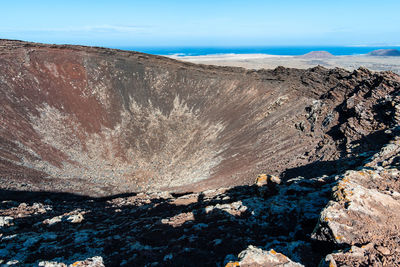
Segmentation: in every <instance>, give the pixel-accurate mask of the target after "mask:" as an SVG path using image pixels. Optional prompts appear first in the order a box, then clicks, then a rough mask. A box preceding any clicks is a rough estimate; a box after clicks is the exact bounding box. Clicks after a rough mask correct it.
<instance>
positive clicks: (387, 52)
mask: <svg viewBox="0 0 400 267" xmlns="http://www.w3.org/2000/svg"><path fill="white" fill-rule="evenodd" d="M367 55H368V56H375V57H399V56H400V51H399V50H397V49H378V50H374V51H372V52H369V53H368V54H367Z"/></svg>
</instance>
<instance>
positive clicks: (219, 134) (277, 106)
mask: <svg viewBox="0 0 400 267" xmlns="http://www.w3.org/2000/svg"><path fill="white" fill-rule="evenodd" d="M357 75H358V76H360V77H361V78H360V77H358V76H357ZM371 77H372V74H371V73H364V72H363V71H359V72H354V73H350V72H347V71H344V70H339V69H334V70H327V69H324V68H320V67H317V68H314V69H309V70H295V69H285V68H277V69H275V70H268V71H267V70H260V71H252V70H245V69H241V68H228V67H212V66H203V65H195V64H190V63H183V62H179V61H175V60H172V59H168V58H164V57H159V56H152V55H146V54H142V53H136V52H127V51H120V50H112V49H104V48H93V47H80V46H55V45H54V46H52V45H42V44H33V43H25V42H18V41H9V40H0V102H1V105H0V122H1V124H0V127H1V128H0V175H1V181H2V184H1V185H0V187H1V188H2V189H8V190H28V191H52V192H55V191H63V192H73V193H78V194H85V195H92V196H103V195H111V194H118V193H124V192H132V191H152V190H162V189H170V190H181V191H199V190H204V189H209V188H219V187H221V186H233V185H241V184H248V183H252V182H253V181H254V179H255V177H256V176H257V174H259V173H269V174H275V175H283V176H285V175H284V173H283V172H284V171H285V173H286V176H288V175H289V176H290V175H292V176H294V175H296V174H298V172H297V170H298V169H297V167H299V166H303V165H305V164H309V163H312V162H316V161H320V160H324V161H329V160H335V159H337V158H338V157H339V156H343V152H346V149H348V148H346V146H343V142H341V143H340V144H339V143H338V141H337V140H338V136H337V134H338V132H340V131H339V130H337V125H339V123H343V116H342V118H340V114H341V113H340V110H335V107H336V106H337V105H339V104H340V103H342V101H344V100H345V96H346V93H347V91H346V90H347V89H346V88H354V87H355V86H357V84H362V83H363V82H365V80H366V79H367V78H368V79H372V78H371ZM343 80H346V81H347V83H346V82H343ZM328 96H329V97H328ZM335 127H336V128H335ZM385 127H387V125H385V123H384V122H383V123H381V124H379V123H378V124H376V125H375V124H374V125H372V126H371V125H367V126H366V127H364V128H363V127H360V129H363V130H365V128H367V130H366V131H365V134H368V133H369V132H372V131H376V130H379V129H383V128H385ZM335 129H336V131H335ZM343 129H344V128H343ZM343 131H344V130H343ZM343 131H342V132H341V134H342V135H343V134H344V135H346V132H344V133H343ZM360 131H361V130H360ZM342 135H340V138H342ZM354 136H356V137H357V138H358V137H359V136H357V135H354ZM350 139H351V138H349V139H348V140H347V141H351V140H350ZM341 140H342V139H341ZM347 141H345V142H344V144H346V142H347ZM321 142H322V143H321ZM360 152H362V151H360ZM321 155H323V156H321ZM288 170H289V171H288ZM290 170H293V172H290ZM299 171H301V169H299Z"/></svg>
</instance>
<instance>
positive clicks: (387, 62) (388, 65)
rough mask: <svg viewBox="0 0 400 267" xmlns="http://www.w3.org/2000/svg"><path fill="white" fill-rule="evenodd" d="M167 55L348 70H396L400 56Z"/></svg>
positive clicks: (208, 61) (228, 63)
mask: <svg viewBox="0 0 400 267" xmlns="http://www.w3.org/2000/svg"><path fill="white" fill-rule="evenodd" d="M169 57H170V58H174V59H177V60H182V61H188V62H193V63H201V64H208V65H218V66H235V67H243V68H248V69H274V68H276V67H278V66H284V67H288V68H300V69H305V68H310V67H314V66H317V65H321V66H324V67H326V68H334V67H341V68H344V69H348V70H353V69H357V68H359V67H361V66H362V67H366V68H368V69H370V70H373V71H386V70H389V71H393V72H396V73H398V74H400V57H373V56H367V55H351V56H332V57H326V58H304V57H301V56H286V55H285V56H281V55H269V54H214V55H203V56H181V55H172V56H169Z"/></svg>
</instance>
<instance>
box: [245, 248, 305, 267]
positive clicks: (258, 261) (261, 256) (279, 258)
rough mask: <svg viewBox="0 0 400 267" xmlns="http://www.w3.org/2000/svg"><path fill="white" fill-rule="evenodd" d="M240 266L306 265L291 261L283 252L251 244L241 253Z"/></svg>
mask: <svg viewBox="0 0 400 267" xmlns="http://www.w3.org/2000/svg"><path fill="white" fill-rule="evenodd" d="M239 260H240V261H239V262H238V263H239V266H243V267H262V266H271V267H273V266H276V267H302V266H304V265H301V264H298V263H295V262H293V261H291V260H290V259H289V258H288V257H286V256H285V255H283V254H281V253H277V252H276V251H275V250H273V249H271V250H269V251H264V250H262V249H259V248H256V247H254V246H249V247H248V248H247V249H246V250H243V251H242V252H240V254H239Z"/></svg>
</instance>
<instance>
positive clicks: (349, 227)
mask: <svg viewBox="0 0 400 267" xmlns="http://www.w3.org/2000/svg"><path fill="white" fill-rule="evenodd" d="M394 131H395V132H397V134H398V131H399V129H395V130H394ZM399 151H400V136H396V137H395V138H394V139H393V140H392V141H391V142H390V143H389V144H388V145H385V146H384V147H383V148H382V149H381V151H380V152H378V153H376V154H375V155H374V156H373V157H371V159H370V160H368V161H367V163H366V164H365V165H364V166H363V167H360V168H359V169H358V170H352V171H347V172H345V173H344V174H343V175H341V177H338V183H337V185H336V186H335V187H333V199H332V200H331V201H329V203H328V205H327V207H326V208H325V209H324V210H323V211H322V212H321V216H320V219H319V223H318V225H317V227H316V229H315V230H314V233H313V238H316V239H318V240H324V241H328V242H332V243H336V244H338V245H342V247H348V248H349V249H346V250H345V251H341V252H337V253H333V254H331V255H329V257H328V258H327V259H325V261H326V262H329V263H332V264H336V265H339V266H342V265H347V266H355V265H383V266H399V265H400V235H399V229H400V213H399V210H400V170H399V169H398V165H397V164H393V162H394V161H398V156H399V153H398V152H399ZM396 158H397V159H396ZM393 165H395V166H393Z"/></svg>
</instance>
